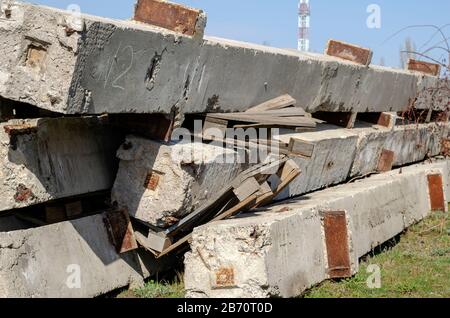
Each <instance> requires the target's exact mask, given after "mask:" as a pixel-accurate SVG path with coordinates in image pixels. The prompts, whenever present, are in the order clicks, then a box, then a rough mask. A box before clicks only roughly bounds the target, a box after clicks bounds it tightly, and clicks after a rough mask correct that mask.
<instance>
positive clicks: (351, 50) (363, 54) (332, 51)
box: [325, 40, 373, 66]
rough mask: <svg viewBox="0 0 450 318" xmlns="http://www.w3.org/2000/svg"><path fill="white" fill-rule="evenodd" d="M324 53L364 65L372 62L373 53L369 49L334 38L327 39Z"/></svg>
mask: <svg viewBox="0 0 450 318" xmlns="http://www.w3.org/2000/svg"><path fill="white" fill-rule="evenodd" d="M325 54H327V55H330V56H334V57H338V58H341V59H344V60H347V61H352V62H355V63H358V64H362V65H366V66H367V65H369V64H370V63H371V62H372V55H373V53H372V51H371V50H369V49H365V48H362V47H359V46H355V45H351V44H348V43H343V42H340V41H335V40H330V41H328V45H327V48H326V51H325Z"/></svg>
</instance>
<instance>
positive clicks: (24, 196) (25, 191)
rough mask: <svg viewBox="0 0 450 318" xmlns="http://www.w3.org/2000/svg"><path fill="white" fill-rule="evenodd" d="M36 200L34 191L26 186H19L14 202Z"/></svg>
mask: <svg viewBox="0 0 450 318" xmlns="http://www.w3.org/2000/svg"><path fill="white" fill-rule="evenodd" d="M33 199H35V196H34V193H33V191H31V189H29V188H27V187H26V186H25V185H24V184H22V183H21V184H19V185H18V186H17V188H16V193H15V194H14V200H15V201H16V202H26V201H30V200H33Z"/></svg>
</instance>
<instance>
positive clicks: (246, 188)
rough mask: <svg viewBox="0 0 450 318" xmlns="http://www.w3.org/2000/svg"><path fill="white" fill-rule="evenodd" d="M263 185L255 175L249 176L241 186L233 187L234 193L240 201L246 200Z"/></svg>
mask: <svg viewBox="0 0 450 318" xmlns="http://www.w3.org/2000/svg"><path fill="white" fill-rule="evenodd" d="M260 188H261V186H260V185H259V183H258V181H257V180H256V179H255V177H251V178H248V179H247V180H245V181H244V182H243V183H242V184H241V185H240V186H239V187H237V188H235V189H233V193H234V195H235V196H236V197H237V198H238V199H239V201H241V202H242V201H244V200H245V199H247V198H248V197H249V196H251V195H252V194H255V193H256V192H258V191H259V190H260Z"/></svg>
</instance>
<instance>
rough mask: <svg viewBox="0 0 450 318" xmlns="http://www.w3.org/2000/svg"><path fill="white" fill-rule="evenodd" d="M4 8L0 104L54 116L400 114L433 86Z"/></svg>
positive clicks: (225, 44)
mask: <svg viewBox="0 0 450 318" xmlns="http://www.w3.org/2000/svg"><path fill="white" fill-rule="evenodd" d="M3 1H4V2H5V1H6V0H3ZM5 3H6V2H5ZM8 3H11V5H10V7H9V9H8V10H9V11H8V12H9V13H8V14H6V9H5V8H6V6H4V5H3V6H2V11H1V13H0V14H1V15H0V17H1V19H0V35H1V37H2V39H4V43H5V45H2V46H1V47H0V56H1V63H0V96H3V97H4V98H9V99H12V100H16V101H22V102H27V103H30V104H33V105H36V106H38V107H41V108H45V109H48V110H52V111H57V112H62V113H71V114H72V113H96V114H98V113H103V112H109V113H123V112H129V113H136V112H137V113H170V112H171V111H172V110H177V111H178V112H179V113H181V114H184V113H194V112H205V111H243V110H246V109H247V108H249V107H251V106H254V105H256V104H259V103H261V102H264V101H267V100H269V99H272V98H274V97H278V96H280V95H283V94H286V93H289V94H290V95H292V96H293V97H294V98H296V99H297V101H298V105H299V106H302V107H304V108H305V109H306V110H308V111H309V112H314V111H354V112H355V111H362V112H366V111H377V112H380V111H400V110H404V109H405V108H406V107H407V106H408V105H409V101H410V99H414V98H415V97H416V95H417V93H418V92H419V90H424V88H429V87H430V86H431V87H433V85H435V84H436V79H435V78H432V77H427V78H426V80H424V79H423V78H424V77H423V76H422V75H420V74H417V73H412V72H409V71H404V70H395V69H390V68H385V67H380V66H370V67H364V66H360V65H356V64H354V63H351V62H346V61H343V60H338V59H336V58H332V57H328V56H324V55H320V54H312V53H310V54H305V53H299V52H294V51H292V50H285V49H276V48H270V47H264V46H260V45H254V44H248V43H242V42H237V41H232V40H225V39H218V38H213V37H205V38H204V39H197V38H190V37H186V36H182V35H179V34H175V33H173V32H170V31H166V30H163V29H160V28H156V27H152V26H147V25H144V24H141V23H135V22H130V21H116V20H110V19H103V18H98V17H93V16H87V15H82V16H81V17H80V18H79V19H78V20H77V18H74V17H73V16H72V15H70V14H69V13H68V12H65V11H61V10H56V9H50V8H45V7H41V6H33V5H29V4H23V3H20V2H14V1H13V2H8ZM7 15H8V16H7ZM380 92H383V94H380ZM446 98H447V99H446V100H444V101H442V103H443V105H444V106H446V105H447V101H448V96H447V97H446ZM436 102H438V101H436ZM438 104H439V103H438ZM438 104H433V107H436V108H439V107H440V105H438ZM430 105H431V104H427V105H423V107H430Z"/></svg>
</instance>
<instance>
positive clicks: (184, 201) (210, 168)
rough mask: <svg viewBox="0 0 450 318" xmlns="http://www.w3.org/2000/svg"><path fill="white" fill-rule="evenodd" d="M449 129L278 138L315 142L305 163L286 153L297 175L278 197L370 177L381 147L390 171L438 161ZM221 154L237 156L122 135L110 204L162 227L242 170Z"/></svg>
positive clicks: (335, 131)
mask: <svg viewBox="0 0 450 318" xmlns="http://www.w3.org/2000/svg"><path fill="white" fill-rule="evenodd" d="M366 126H367V125H366ZM448 132H449V124H444V123H430V124H420V125H406V126H396V127H393V128H385V127H381V126H373V127H372V126H369V127H364V128H355V129H352V130H350V129H342V128H339V127H336V126H332V125H327V124H325V125H319V127H318V131H314V132H305V133H282V134H280V135H279V136H275V138H278V139H279V140H281V141H283V142H285V143H289V141H290V140H291V138H295V139H297V140H301V141H304V142H308V143H310V144H313V145H314V152H313V155H312V157H311V158H305V157H301V156H295V155H292V156H291V158H292V159H293V160H294V161H295V162H296V163H297V165H298V166H299V167H300V169H301V171H302V173H301V174H300V175H299V176H298V177H297V178H296V179H295V180H294V181H293V182H292V183H291V184H290V185H289V186H288V187H287V189H286V190H285V191H284V192H283V193H281V194H280V195H279V196H278V198H277V199H278V200H283V199H286V198H289V197H295V196H298V195H302V194H305V193H309V192H312V191H316V190H319V189H323V188H325V187H329V186H332V185H337V184H340V183H342V182H345V181H346V180H349V179H350V178H354V177H358V176H364V175H367V174H370V173H376V172H378V166H379V162H380V157H381V155H382V153H383V150H388V151H392V152H393V153H394V157H393V159H392V162H391V163H390V166H391V167H392V166H394V167H401V166H404V165H407V164H411V163H415V162H419V161H422V160H424V159H425V158H427V157H434V156H437V155H439V154H440V152H441V143H442V140H443V138H447V136H448ZM226 154H228V155H229V156H231V159H233V158H237V154H236V153H235V152H234V151H231V150H226V151H225V152H224V149H223V148H221V147H216V146H214V145H206V144H201V143H194V144H187V145H167V144H161V143H157V142H153V141H149V140H145V139H142V138H137V137H128V138H127V142H125V144H124V145H123V146H122V148H121V149H120V151H119V152H118V156H119V158H120V160H121V163H120V168H119V172H118V175H117V178H116V181H115V184H114V187H113V192H112V198H113V201H116V202H117V203H118V206H119V207H121V208H125V209H127V211H129V213H130V214H131V215H132V216H134V217H136V218H138V219H140V220H142V221H144V222H147V223H149V224H151V225H154V226H161V227H167V225H169V224H170V223H171V222H173V221H176V220H177V219H179V218H180V217H183V216H185V215H187V214H189V213H191V212H193V211H194V210H195V209H196V208H199V207H201V206H202V204H205V203H207V201H208V198H210V197H211V194H212V193H216V192H218V191H220V190H221V189H222V187H223V186H224V185H226V184H227V183H229V182H230V181H231V180H233V178H234V177H235V176H236V175H237V174H239V173H240V172H242V171H243V170H245V168H246V165H244V164H241V163H239V161H233V160H231V161H227V160H226V158H225V157H224V156H225V155H226ZM227 162H228V163H227ZM231 162H234V163H231ZM241 162H242V161H241ZM152 176H153V177H154V178H155V180H157V182H156V183H152V185H153V188H152V187H149V186H148V181H149V180H150V179H152Z"/></svg>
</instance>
